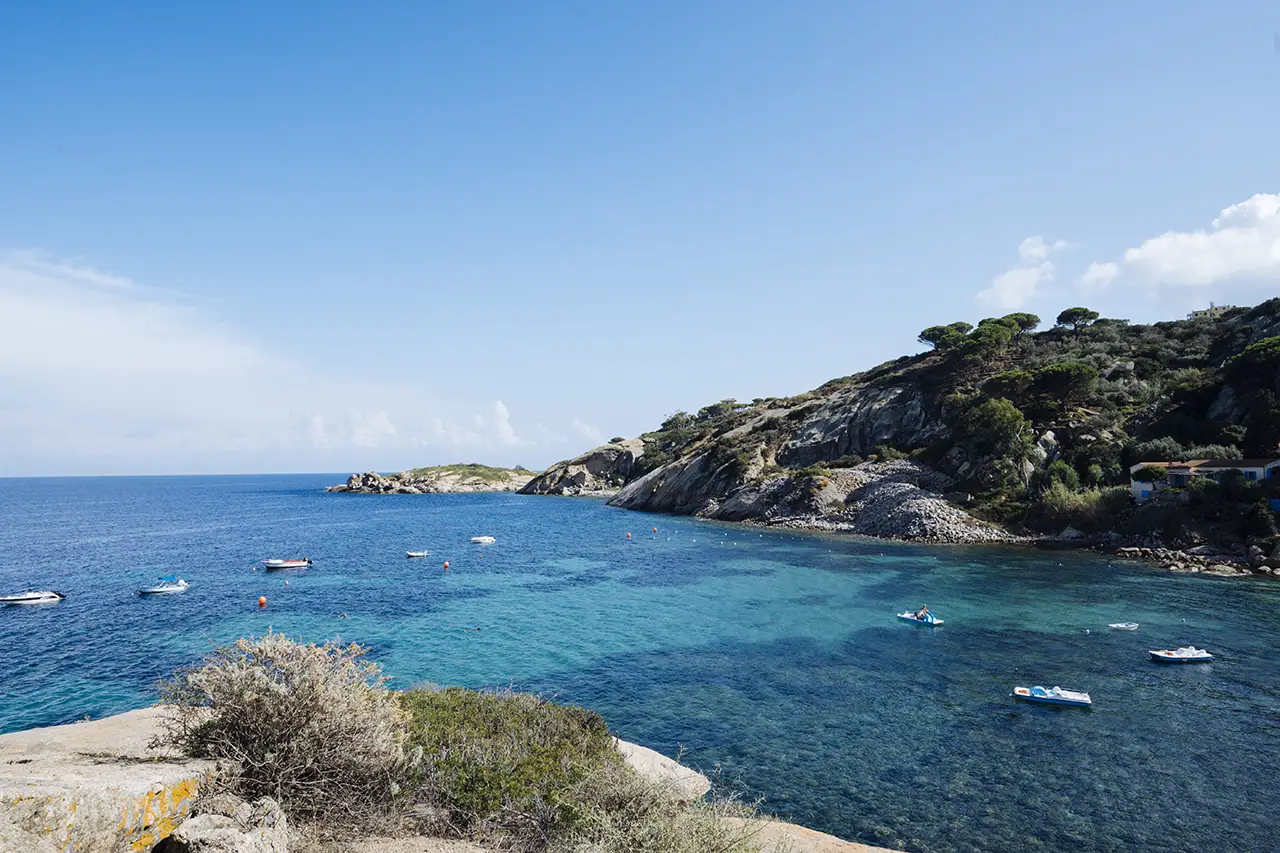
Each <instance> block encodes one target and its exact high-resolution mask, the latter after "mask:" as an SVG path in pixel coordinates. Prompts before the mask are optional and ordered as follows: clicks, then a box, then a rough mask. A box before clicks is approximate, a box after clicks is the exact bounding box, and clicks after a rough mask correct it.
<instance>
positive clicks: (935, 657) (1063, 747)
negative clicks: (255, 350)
mask: <svg viewBox="0 0 1280 853" xmlns="http://www.w3.org/2000/svg"><path fill="white" fill-rule="evenodd" d="M342 479H343V477H342V476H341V475H327V476H318V475H279V476H225V477H125V478H67V479H7V480H0V591H3V592H18V591H23V590H26V589H29V588H36V589H42V588H49V589H55V590H58V591H61V592H63V593H65V595H66V600H65V601H64V602H62V603H60V604H57V605H51V606H42V607H6V608H0V732H7V731H16V730H20V729H26V728H30V727H34V726H47V725H53V724H58V723H67V722H72V721H75V720H79V719H83V718H86V717H93V718H98V717H102V716H106V715H109V714H114V713H118V712H121V711H125V710H129V709H132V708H138V707H141V706H145V705H148V704H150V703H152V702H153V701H154V700H155V698H156V684H157V683H158V682H159V681H160V680H161V679H163V678H165V677H166V676H167V675H168V674H169V673H171V672H172V671H173V670H174V668H175V667H181V666H186V665H190V664H194V663H197V662H198V661H199V660H200V659H201V658H202V656H204V655H205V654H207V653H208V652H209V651H210V650H211V649H213V648H214V647H216V646H218V645H219V644H225V643H229V642H231V641H233V640H235V639H237V638H239V637H247V636H260V635H262V634H264V633H266V632H267V631H277V632H283V633H285V634H288V635H290V636H293V637H297V638H300V639H303V640H307V641H323V640H330V639H332V640H341V641H343V642H357V643H360V644H363V645H365V646H367V647H368V648H369V649H370V654H371V655H372V657H373V658H374V659H375V660H376V661H377V662H378V663H380V665H381V666H382V667H383V669H384V671H385V672H386V673H387V674H389V675H391V676H392V677H393V679H394V681H393V684H394V685H397V686H401V687H410V686H413V685H419V684H426V683H433V684H439V685H455V684H456V685H465V686H468V687H477V688H479V687H495V688H505V687H515V688H517V689H520V690H530V691H536V692H538V693H540V694H542V695H545V696H548V697H553V698H555V699H558V700H560V701H565V702H575V703H580V704H582V705H585V706H586V707H589V708H591V709H593V710H595V711H598V712H599V713H600V714H602V715H603V716H604V718H605V719H606V720H607V721H608V723H609V725H610V727H611V728H612V729H613V730H614V731H615V732H616V733H617V734H618V735H619V736H620V737H622V738H624V739H626V740H631V741H635V742H637V743H641V744H645V745H646V746H649V747H652V748H654V749H657V750H659V751H661V752H663V753H666V754H668V755H672V756H677V755H678V756H679V757H680V760H682V761H683V762H684V763H686V764H689V765H691V766H693V767H696V768H698V769H700V770H702V771H704V772H706V773H708V774H709V775H711V776H712V777H713V778H714V779H715V780H716V784H717V785H718V786H719V788H720V790H721V791H722V792H724V793H728V794H732V795H735V796H739V797H742V798H744V799H747V800H749V801H759V803H760V805H761V807H762V808H763V809H764V810H766V811H769V812H771V813H775V814H778V815H780V816H782V817H785V818H786V819H788V820H791V821H795V822H798V823H801V824H804V825H806V826H810V827H813V828H815V829H819V830H822V831H825V832H830V833H834V834H836V835H839V836H841V837H844V838H847V839H851V840H856V841H862V842H865V843H869V844H877V845H882V846H885V847H892V848H898V849H905V850H909V851H919V853H926V851H927V853H953V851H954V852H955V853H959V851H965V853H968V851H975V852H976V851H982V853H992V851H1011V850H1018V851H1068V850H1069V851H1073V853H1086V851H1151V853H1155V851H1162V852H1163V851H1205V850H1213V851H1265V850H1276V849H1277V848H1278V846H1280V841H1277V839H1278V838H1280V809H1277V807H1276V799H1275V797H1276V791H1277V782H1276V773H1277V768H1276V757H1277V756H1280V606H1278V605H1280V583H1277V582H1275V581H1268V580H1262V579H1257V580H1239V579H1219V578H1209V577H1202V576H1192V575H1178V574H1168V573H1164V572H1159V571H1155V570H1152V569H1150V568H1147V567H1144V566H1141V565H1137V564H1132V563H1125V562H1120V561H1116V560H1114V559H1108V558H1106V557H1102V556H1098V555H1091V554H1083V553H1074V552H1054V551H1043V550H1037V549H1033V548H1013V547H981V548H972V547H970V548H965V547H924V546H917V545H909V544H901V543H893V542H884V541H877V540H869V539H860V538H855V537H850V536H845V535H827V534H815V533H799V532H794V531H779V530H761V529H757V528H753V527H746V526H737V525H726V524H717V523H712V522H706V521H700V520H696V519H691V518H685V517H673V516H661V515H649V514H642V513H634V512H628V511H624V510H618V509H613V508H610V507H608V506H606V505H605V504H604V502H602V501H599V500H593V499H582V498H553V497H525V496H519V495H512V494H457V495H422V496H417V495H387V496H381V495H344V494H326V493H325V492H324V490H323V489H324V486H325V485H327V484H330V483H336V482H340V481H341V480H342ZM628 534H630V535H629V536H628ZM477 535H491V536H494V537H495V538H496V542H495V543H494V544H492V545H487V546H479V545H473V544H471V543H470V538H471V537H472V536H477ZM418 550H427V551H429V552H430V556H429V557H427V558H423V559H408V558H407V557H406V556H405V554H406V552H407V551H418ZM302 556H306V557H310V558H311V559H312V561H313V565H312V566H311V567H310V568H308V569H305V570H299V571H280V572H271V573H267V572H265V571H264V570H263V568H262V564H261V561H262V560H263V559H266V558H274V557H280V558H293V557H302ZM446 561H447V562H448V564H449V567H448V569H447V570H446V569H445V567H444V564H445V562H446ZM169 574H176V575H178V576H181V577H183V578H185V579H186V580H187V581H189V582H190V584H191V586H190V589H188V590H187V591H186V592H185V593H183V594H181V595H173V596H164V597H148V598H143V597H140V596H139V595H138V594H137V589H138V587H139V586H140V585H143V584H145V583H146V582H148V581H151V580H153V579H154V578H156V577H157V576H160V575H169ZM260 597H264V598H265V599H266V602H267V603H266V606H265V607H259V606H258V599H259V598H260ZM925 604H927V605H928V606H929V609H930V610H932V611H933V612H934V613H935V614H936V615H937V616H938V617H940V618H942V619H943V620H944V622H945V624H943V625H941V626H939V627H935V628H925V627H921V626H917V625H912V624H908V623H905V622H901V621H899V620H897V619H896V618H895V614H896V613H898V612H900V611H903V610H907V609H914V608H918V607H920V606H921V605H925ZM1122 620H1126V621H1127V620H1131V621H1135V622H1138V623H1139V624H1140V628H1139V630H1137V631H1135V632H1113V631H1109V630H1108V629H1107V624H1108V623H1110V622H1116V621H1122ZM1187 643H1194V644H1196V645H1198V646H1202V647H1204V648H1207V649H1209V650H1211V651H1212V652H1213V653H1214V655H1215V656H1216V657H1215V659H1214V661H1213V662H1212V663H1211V664H1207V665H1187V666H1162V665H1158V664H1154V663H1150V662H1148V661H1147V660H1146V651H1147V650H1148V649H1154V648H1164V647H1170V646H1176V645H1182V644H1187ZM1035 684H1041V685H1045V686H1053V685H1060V686H1062V687H1064V688H1069V689H1076V690H1085V691H1088V692H1089V693H1091V694H1092V696H1093V699H1094V706H1093V707H1092V708H1091V709H1078V708H1053V707H1042V706H1029V705H1025V704H1022V703H1019V702H1016V701H1015V700H1014V699H1012V698H1011V696H1010V693H1011V690H1012V689H1013V687H1014V686H1015V685H1027V686H1030V685H1035Z"/></svg>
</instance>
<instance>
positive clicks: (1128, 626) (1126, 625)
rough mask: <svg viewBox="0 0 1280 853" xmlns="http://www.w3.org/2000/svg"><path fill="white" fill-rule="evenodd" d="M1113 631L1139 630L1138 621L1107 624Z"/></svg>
mask: <svg viewBox="0 0 1280 853" xmlns="http://www.w3.org/2000/svg"><path fill="white" fill-rule="evenodd" d="M1107 627H1108V628H1110V629H1111V630H1112V631H1136V630H1138V623H1137V622H1112V623H1110V624H1108V625H1107Z"/></svg>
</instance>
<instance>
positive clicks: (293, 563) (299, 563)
mask: <svg viewBox="0 0 1280 853" xmlns="http://www.w3.org/2000/svg"><path fill="white" fill-rule="evenodd" d="M262 565H264V566H266V567H267V568H268V569H305V568H306V567H307V566H309V565H311V558H310V557H303V558H302V559H301V560H263V561H262Z"/></svg>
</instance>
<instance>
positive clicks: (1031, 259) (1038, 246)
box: [1018, 234, 1067, 264]
mask: <svg viewBox="0 0 1280 853" xmlns="http://www.w3.org/2000/svg"><path fill="white" fill-rule="evenodd" d="M1065 248H1067V241H1066V240H1058V241H1056V242H1054V243H1052V244H1050V243H1046V242H1045V241H1044V238H1043V237H1041V236H1040V235H1038V234H1037V235H1036V236H1034V237H1028V238H1027V239H1025V240H1023V241H1022V243H1021V244H1020V245H1019V246H1018V259H1019V260H1020V261H1022V263H1023V264H1039V263H1043V262H1044V261H1047V260H1049V256H1050V255H1051V254H1053V253H1054V252H1060V251H1062V250H1063V249H1065Z"/></svg>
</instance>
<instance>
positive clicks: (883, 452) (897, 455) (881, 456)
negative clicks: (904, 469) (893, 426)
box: [874, 444, 907, 462]
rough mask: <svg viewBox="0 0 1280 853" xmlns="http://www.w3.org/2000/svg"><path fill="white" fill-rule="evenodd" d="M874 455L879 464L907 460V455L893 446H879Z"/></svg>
mask: <svg viewBox="0 0 1280 853" xmlns="http://www.w3.org/2000/svg"><path fill="white" fill-rule="evenodd" d="M874 455H875V457H876V461H877V462H895V461H897V460H899V459H906V458H907V454H905V453H903V452H902V451H901V450H899V449H898V448H896V447H894V446H893V445H892V444H877V445H876V447H875V451H874Z"/></svg>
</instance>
